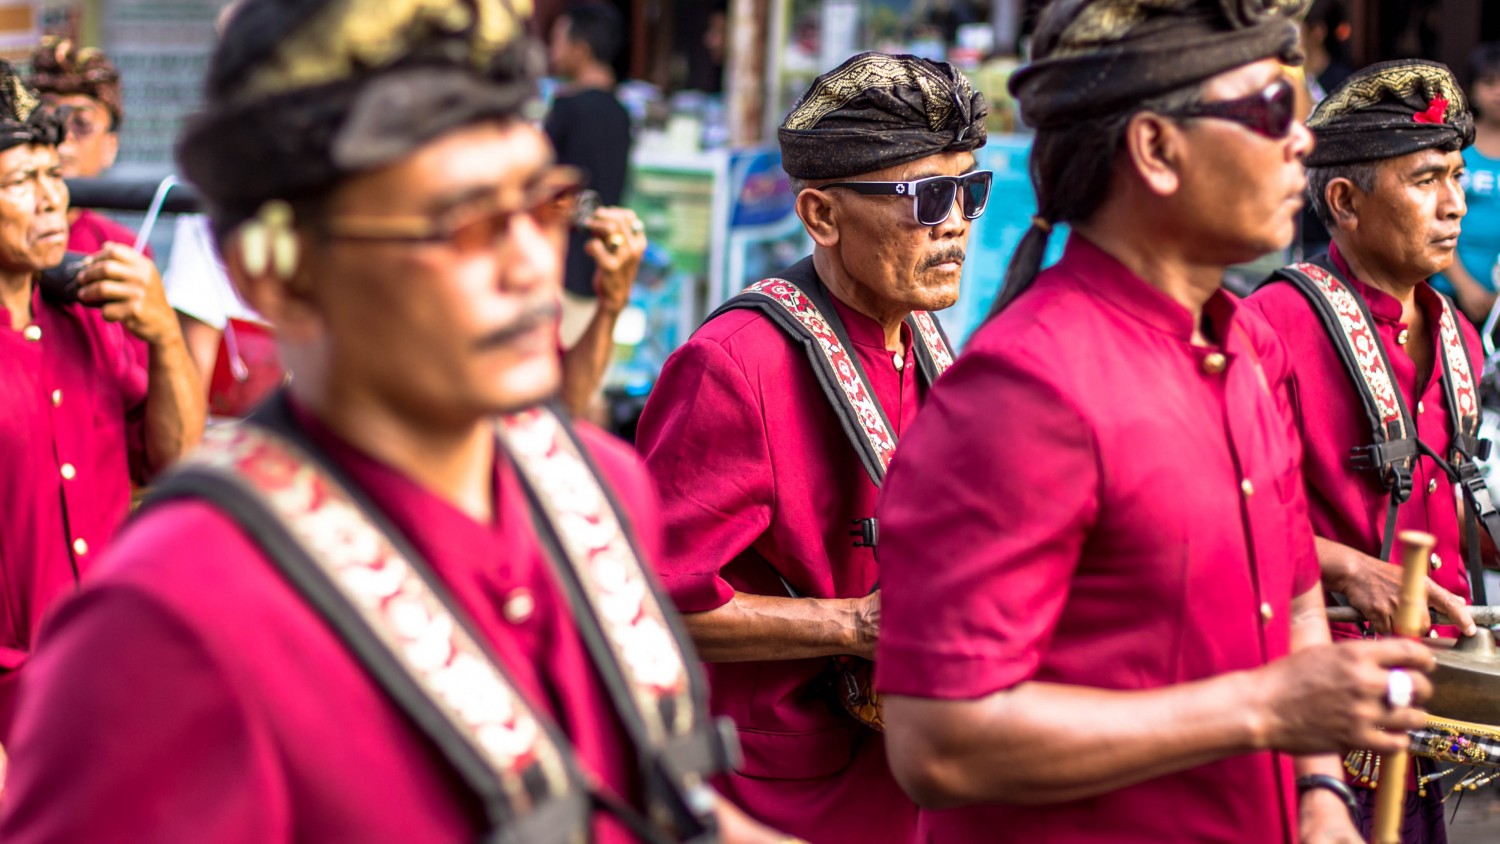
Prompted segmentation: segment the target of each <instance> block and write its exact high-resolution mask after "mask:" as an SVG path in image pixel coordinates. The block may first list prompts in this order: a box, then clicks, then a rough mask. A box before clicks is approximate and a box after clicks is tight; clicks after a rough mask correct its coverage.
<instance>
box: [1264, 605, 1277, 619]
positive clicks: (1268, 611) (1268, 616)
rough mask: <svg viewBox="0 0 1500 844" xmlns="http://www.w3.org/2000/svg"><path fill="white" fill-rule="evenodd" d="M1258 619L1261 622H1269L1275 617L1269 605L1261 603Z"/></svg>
mask: <svg viewBox="0 0 1500 844" xmlns="http://www.w3.org/2000/svg"><path fill="white" fill-rule="evenodd" d="M1260 617H1261V620H1263V621H1270V620H1271V619H1272V618H1275V617H1276V612H1275V611H1274V610H1272V609H1271V605H1270V604H1269V603H1263V604H1261V605H1260Z"/></svg>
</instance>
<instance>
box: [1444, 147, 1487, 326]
mask: <svg viewBox="0 0 1500 844" xmlns="http://www.w3.org/2000/svg"><path fill="white" fill-rule="evenodd" d="M1464 169H1465V171H1466V172H1465V174H1464V179H1463V182H1464V192H1465V193H1464V196H1465V199H1466V200H1467V202H1468V204H1469V213H1468V215H1467V216H1465V217H1464V222H1463V234H1460V235H1459V236H1458V260H1459V261H1460V262H1461V263H1462V264H1463V265H1464V269H1466V270H1468V271H1469V275H1471V276H1473V277H1474V278H1475V280H1476V281H1478V282H1479V283H1480V284H1482V285H1484V287H1485V288H1486V289H1488V290H1494V289H1495V281H1494V279H1493V277H1492V273H1491V271H1492V270H1493V268H1494V266H1495V257H1496V256H1497V255H1500V158H1490V157H1488V156H1486V155H1484V154H1483V153H1481V152H1480V151H1479V149H1478V148H1477V147H1469V148H1468V149H1466V150H1464ZM1432 282H1433V286H1434V287H1436V288H1437V289H1438V290H1441V291H1442V292H1444V293H1447V294H1449V295H1450V296H1451V295H1452V294H1453V285H1451V284H1449V283H1448V280H1447V279H1446V278H1443V277H1442V276H1437V277H1436V278H1434V279H1433V280H1432Z"/></svg>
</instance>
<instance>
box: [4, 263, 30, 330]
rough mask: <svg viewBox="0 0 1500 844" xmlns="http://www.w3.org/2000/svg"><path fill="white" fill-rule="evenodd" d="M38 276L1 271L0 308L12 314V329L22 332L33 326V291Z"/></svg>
mask: <svg viewBox="0 0 1500 844" xmlns="http://www.w3.org/2000/svg"><path fill="white" fill-rule="evenodd" d="M35 278H36V274H35V273H33V272H30V271H27V272H24V273H12V272H3V271H0V307H3V308H5V310H6V311H7V312H9V313H10V327H11V328H12V329H13V330H15V331H20V330H21V329H23V328H25V327H26V326H28V325H30V324H31V290H32V287H33V284H34V280H35Z"/></svg>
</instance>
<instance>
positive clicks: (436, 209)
mask: <svg viewBox="0 0 1500 844" xmlns="http://www.w3.org/2000/svg"><path fill="white" fill-rule="evenodd" d="M553 167H554V165H553V163H552V156H551V155H548V156H547V157H546V158H544V159H542V160H541V161H539V162H538V163H537V166H536V168H535V169H533V170H532V171H531V172H530V173H528V174H527V176H526V181H525V183H524V184H523V185H522V191H523V192H526V191H529V190H530V189H531V188H534V187H536V186H537V185H538V184H540V183H541V182H542V180H543V179H545V178H546V177H547V174H549V173H551V172H552V170H553ZM500 191H501V187H500V185H498V184H494V183H490V184H482V185H469V186H467V187H462V188H457V189H455V190H454V191H453V192H452V193H450V194H448V195H446V196H441V197H438V198H437V199H434V200H433V201H432V203H431V204H430V205H429V206H428V208H427V213H428V214H430V215H433V216H441V215H443V214H447V213H449V212H452V211H454V210H456V209H459V208H463V207H464V206H466V205H478V204H482V203H484V204H489V205H494V204H495V203H496V198H497V197H498V196H499V195H500Z"/></svg>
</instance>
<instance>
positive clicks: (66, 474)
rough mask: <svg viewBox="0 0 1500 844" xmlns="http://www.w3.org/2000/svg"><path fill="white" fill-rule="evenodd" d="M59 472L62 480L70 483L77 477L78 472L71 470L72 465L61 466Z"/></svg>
mask: <svg viewBox="0 0 1500 844" xmlns="http://www.w3.org/2000/svg"><path fill="white" fill-rule="evenodd" d="M59 471H61V472H62V476H63V480H65V481H71V480H73V478H75V477H77V476H78V470H77V469H75V468H73V464H72V463H64V464H62V467H61V468H60V470H59Z"/></svg>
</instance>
